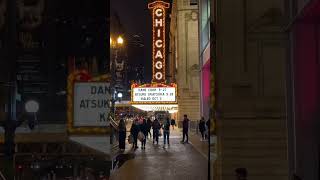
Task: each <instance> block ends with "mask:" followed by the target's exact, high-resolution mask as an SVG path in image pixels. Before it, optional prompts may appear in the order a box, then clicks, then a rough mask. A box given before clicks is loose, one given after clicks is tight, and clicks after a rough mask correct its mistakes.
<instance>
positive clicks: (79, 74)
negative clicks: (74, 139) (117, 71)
mask: <svg viewBox="0 0 320 180" xmlns="http://www.w3.org/2000/svg"><path fill="white" fill-rule="evenodd" d="M76 82H87V83H89V82H111V77H102V78H94V79H93V78H91V77H90V75H88V73H87V72H86V71H75V72H73V73H71V74H70V75H69V77H68V85H67V94H68V96H67V121H68V123H67V132H68V133H69V134H73V135H88V134H90V135H95V134H96V135H101V134H107V133H110V132H111V128H110V125H109V126H107V124H106V127H94V126H81V127H75V126H74V119H73V118H74V106H73V103H74V84H75V83H76ZM108 117H110V114H109V116H108Z"/></svg>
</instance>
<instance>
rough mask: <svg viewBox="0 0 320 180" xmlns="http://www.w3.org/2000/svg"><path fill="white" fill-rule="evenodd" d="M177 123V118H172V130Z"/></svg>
mask: <svg viewBox="0 0 320 180" xmlns="http://www.w3.org/2000/svg"><path fill="white" fill-rule="evenodd" d="M175 125H176V120H174V119H171V126H172V130H174V126H175Z"/></svg>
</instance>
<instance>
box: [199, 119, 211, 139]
mask: <svg viewBox="0 0 320 180" xmlns="http://www.w3.org/2000/svg"><path fill="white" fill-rule="evenodd" d="M209 128H210V120H208V121H207V122H206V121H205V119H204V117H201V119H200V122H199V131H200V133H201V141H205V140H207V139H208V133H209Z"/></svg>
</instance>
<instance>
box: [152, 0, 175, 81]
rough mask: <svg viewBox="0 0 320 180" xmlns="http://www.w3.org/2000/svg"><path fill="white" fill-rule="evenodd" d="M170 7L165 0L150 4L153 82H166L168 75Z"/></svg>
mask: <svg viewBox="0 0 320 180" xmlns="http://www.w3.org/2000/svg"><path fill="white" fill-rule="evenodd" d="M169 7H170V4H169V3H166V2H163V1H154V2H152V3H149V4H148V8H149V9H151V10H152V22H153V28H152V36H153V41H152V60H153V66H152V82H153V83H165V80H166V79H165V75H166V68H165V63H166V61H165V60H166V55H165V54H166V52H165V51H166V45H165V44H166V41H165V39H166V35H165V33H166V21H165V19H166V9H167V8H169Z"/></svg>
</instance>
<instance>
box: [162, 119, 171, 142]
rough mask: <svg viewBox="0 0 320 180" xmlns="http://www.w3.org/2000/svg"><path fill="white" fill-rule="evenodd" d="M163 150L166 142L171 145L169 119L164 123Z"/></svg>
mask: <svg viewBox="0 0 320 180" xmlns="http://www.w3.org/2000/svg"><path fill="white" fill-rule="evenodd" d="M162 128H163V148H165V145H166V142H167V143H168V146H169V145H170V142H169V137H170V119H169V118H167V119H166V120H165V121H164V123H163V127H162Z"/></svg>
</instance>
